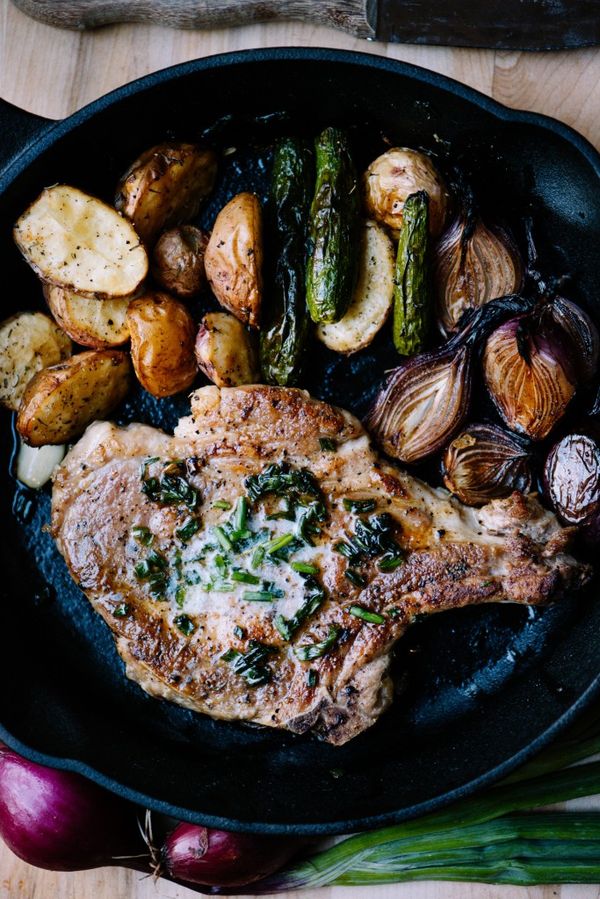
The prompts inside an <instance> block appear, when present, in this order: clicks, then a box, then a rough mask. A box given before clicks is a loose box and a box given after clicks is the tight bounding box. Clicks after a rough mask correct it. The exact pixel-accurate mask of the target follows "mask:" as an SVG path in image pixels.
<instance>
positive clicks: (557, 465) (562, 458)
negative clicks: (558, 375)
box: [544, 423, 600, 531]
mask: <svg viewBox="0 0 600 899" xmlns="http://www.w3.org/2000/svg"><path fill="white" fill-rule="evenodd" d="M544 483H545V490H546V494H547V496H548V499H549V500H550V502H551V503H552V506H553V508H554V510H555V512H556V513H557V515H559V517H560V518H561V519H562V520H563V521H564V522H566V523H567V524H573V525H580V526H583V527H584V528H586V529H593V530H594V531H598V530H599V529H600V428H599V427H597V426H594V425H593V424H591V423H590V424H586V426H585V427H583V428H581V429H578V430H575V431H572V432H571V433H570V434H567V435H565V436H564V437H562V438H561V439H560V440H559V441H558V442H557V443H555V445H554V446H553V447H552V449H551V450H550V453H549V454H548V458H547V460H546V465H545V468H544Z"/></svg>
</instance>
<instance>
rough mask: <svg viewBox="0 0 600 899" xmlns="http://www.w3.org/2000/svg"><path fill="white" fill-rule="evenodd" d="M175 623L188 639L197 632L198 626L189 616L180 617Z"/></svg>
mask: <svg viewBox="0 0 600 899" xmlns="http://www.w3.org/2000/svg"><path fill="white" fill-rule="evenodd" d="M174 621H175V624H176V625H177V627H178V628H179V630H180V631H181V633H182V634H184V635H185V636H186V637H189V636H190V634H193V633H194V631H195V630H196V625H195V624H194V622H193V621H192V619H191V618H189V617H188V615H178V616H177V618H175V619H174Z"/></svg>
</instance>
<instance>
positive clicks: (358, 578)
mask: <svg viewBox="0 0 600 899" xmlns="http://www.w3.org/2000/svg"><path fill="white" fill-rule="evenodd" d="M344 575H345V577H346V578H347V579H348V580H349V581H350V583H351V584H354V586H355V587H364V586H365V585H366V583H367V581H366V579H365V578H364V577H363V576H362V574H359V573H358V571H354V570H353V569H352V568H346V570H345V572H344Z"/></svg>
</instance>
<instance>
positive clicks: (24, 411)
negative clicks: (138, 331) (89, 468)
mask: <svg viewBox="0 0 600 899" xmlns="http://www.w3.org/2000/svg"><path fill="white" fill-rule="evenodd" d="M130 384H131V363H130V360H129V354H128V353H124V352H121V351H120V350H87V351H86V352H84V353H78V354H77V355H76V356H71V358H70V359H67V361H66V362H62V363H60V364H59V365H53V366H51V367H50V368H45V369H43V370H42V371H40V372H38V374H37V375H35V376H34V377H33V378H32V379H31V381H30V382H29V384H28V385H27V388H26V390H25V393H24V394H23V399H22V401H21V405H20V407H19V414H18V415H17V431H18V432H19V434H20V435H21V437H22V438H23V440H24V441H25V443H28V444H29V446H46V444H48V443H56V444H59V443H69V441H71V440H73V439H74V438H75V437H79V435H80V434H82V433H83V431H84V430H85V429H86V427H87V426H88V425H89V424H90V422H92V421H95V420H96V419H98V418H105V417H106V416H107V415H109V414H110V412H112V410H113V409H114V408H115V406H118V405H119V403H120V402H121V400H123V399H124V398H125V395H126V394H127V391H128V390H129V387H130Z"/></svg>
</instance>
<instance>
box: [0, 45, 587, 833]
mask: <svg viewBox="0 0 600 899" xmlns="http://www.w3.org/2000/svg"><path fill="white" fill-rule="evenodd" d="M278 60H292V61H301V60H308V61H311V62H329V63H332V64H335V63H337V62H340V63H343V64H346V65H355V66H362V67H369V68H374V69H381V70H383V71H387V72H390V73H392V74H398V75H403V76H405V77H408V78H410V79H412V80H415V81H419V82H421V83H424V84H428V85H432V86H434V87H437V88H440V89H441V90H445V91H447V92H449V93H452V94H454V95H455V96H458V97H460V98H461V99H463V100H466V101H467V102H468V103H470V104H472V105H475V106H478V107H479V108H481V109H483V110H485V111H487V112H489V113H490V114H492V115H493V116H495V117H496V118H498V119H500V120H502V121H507V122H518V123H524V124H528V125H532V126H534V127H537V128H541V129H544V130H547V131H549V132H552V133H553V134H555V135H557V136H558V137H559V138H561V139H563V140H564V141H566V142H567V143H569V144H571V145H572V146H574V147H575V148H576V149H577V150H578V151H579V152H580V153H581V155H582V156H583V157H584V158H585V159H586V160H587V162H588V163H589V164H590V165H591V166H592V168H593V169H594V171H595V172H596V174H597V176H598V179H599V181H600V154H599V153H598V152H597V151H596V150H595V148H594V147H593V146H592V145H591V144H590V143H589V141H587V140H586V139H585V138H584V137H583V136H582V135H580V134H578V133H577V132H576V131H575V130H573V129H572V128H570V127H569V126H568V125H565V124H563V123H562V122H559V121H558V120H556V119H553V118H551V117H549V116H545V115H542V114H539V113H533V112H528V111H524V110H513V109H510V108H509V107H507V106H504V105H503V104H501V103H498V102H496V101H495V100H492V99H490V98H489V97H487V96H486V95H484V94H482V93H480V92H479V91H477V90H475V89H474V88H471V87H468V86H466V85H464V84H462V83H461V82H459V81H456V80H455V79H453V78H448V77H446V76H444V75H439V74H437V73H435V72H431V71H429V70H428V69H424V68H422V67H420V66H414V65H411V64H409V63H404V62H401V61H398V60H393V59H388V58H387V57H382V56H377V55H374V54H369V53H360V52H355V51H347V50H332V49H327V48H318V47H315V48H313V47H274V48H268V49H259V50H242V51H236V52H233V53H222V54H216V55H213V56H207V57H203V58H201V59H196V60H191V61H189V62H185V63H181V64H179V65H175V66H171V67H169V68H166V69H161V70H159V71H157V72H153V73H151V74H150V75H146V76H144V77H143V78H139V79H137V80H135V81H132V82H130V83H128V84H125V85H123V86H122V87H120V88H117V89H116V90H114V91H111V92H110V93H108V94H105V95H104V96H102V97H100V98H99V99H98V100H95V101H94V102H92V103H90V104H88V105H87V106H84V107H83V108H82V109H80V110H78V111H77V112H76V113H74V114H73V115H71V116H69V117H67V118H66V119H63V120H60V121H58V122H56V123H49V124H48V126H47V127H46V128H44V125H41V128H42V129H43V131H42V133H41V134H40V136H39V137H37V138H35V137H34V138H33V140H32V141H31V143H28V144H27V146H26V147H25V148H24V149H23V150H22V152H20V153H17V155H16V156H15V157H14V158H13V159H12V160H11V161H10V162H9V163H8V165H7V166H6V168H5V169H4V170H3V171H2V172H1V173H0V200H1V196H2V193H3V192H4V190H5V189H6V187H7V186H8V184H9V183H10V182H11V181H13V180H14V178H16V177H17V176H18V175H19V174H20V173H21V172H23V171H24V170H25V169H26V168H27V166H28V165H29V164H30V163H31V162H32V161H33V159H35V158H36V156H38V155H39V154H40V153H41V152H43V151H45V150H46V149H48V148H49V147H50V146H52V145H53V144H54V143H56V141H58V140H59V139H60V138H61V137H63V135H65V134H67V133H68V132H69V131H71V130H73V129H74V128H77V127H79V126H81V125H83V124H85V123H86V122H87V121H88V120H89V119H91V118H92V117H93V116H94V115H95V114H96V113H98V112H100V111H101V110H104V109H107V108H108V107H110V106H111V105H112V104H113V103H115V102H118V101H120V100H122V99H124V98H125V97H130V96H133V95H135V94H138V93H142V92H144V91H146V90H148V89H149V88H152V87H155V86H157V85H160V84H163V83H166V82H169V81H174V80H176V79H177V78H179V77H185V76H187V75H189V74H192V73H195V72H199V71H203V70H210V69H219V68H223V67H226V66H227V67H231V66H235V65H240V64H245V63H248V62H252V63H255V62H262V61H269V62H273V61H278ZM42 121H46V120H42ZM598 695H600V674H598V676H597V677H596V678H595V679H594V680H593V681H592V683H591V684H590V685H589V687H588V688H587V689H586V690H585V691H584V692H583V693H582V694H581V695H580V696H579V698H578V699H577V700H576V701H575V702H574V703H573V704H572V705H571V706H570V707H569V708H568V709H567V710H566V711H565V712H564V713H563V714H562V715H561V716H560V717H559V718H557V719H556V721H555V722H554V723H553V724H552V725H551V726H550V727H548V728H547V729H546V730H545V731H543V732H542V733H541V734H540V735H539V736H538V737H537V738H536V739H535V740H532V741H531V742H530V743H529V744H528V745H527V746H525V747H523V749H521V750H520V751H519V752H517V753H515V754H514V755H512V756H511V757H510V758H508V759H505V760H504V761H503V762H501V763H500V764H499V765H496V766H495V767H494V768H492V769H490V770H489V771H487V772H486V773H485V774H482V775H481V776H479V777H477V778H474V779H473V780H471V781H468V782H467V783H465V784H462V785H461V786H460V787H457V788H455V789H453V790H450V791H448V792H446V793H443V794H441V795H439V796H436V797H434V798H432V799H428V800H426V801H423V802H420V803H416V804H414V805H412V806H408V807H405V808H403V809H400V810H398V811H395V812H386V813H383V814H375V815H368V816H365V817H362V818H354V819H349V820H344V821H336V822H326V823H318V824H277V823H269V822H258V823H256V822H252V823H250V822H248V821H238V820H236V819H234V818H223V817H220V816H216V815H206V814H202V813H201V812H197V811H194V810H192V809H185V808H180V807H178V806H174V805H172V804H170V803H168V802H162V801H160V800H157V799H156V798H152V797H149V796H146V795H145V794H143V793H141V792H139V791H137V790H133V789H130V788H128V787H126V786H124V785H123V784H122V783H120V782H118V781H116V780H113V779H112V778H110V777H108V776H106V775H104V774H102V773H101V772H99V771H97V770H96V769H95V768H93V767H92V766H91V765H87V764H85V763H84V762H81V761H79V760H77V759H72V758H60V757H57V756H52V755H47V754H45V753H41V752H38V751H37V750H35V749H33V748H31V747H30V746H27V745H25V744H23V743H21V742H20V741H19V740H17V739H15V738H14V737H13V736H12V735H11V734H10V733H9V732H8V731H7V730H6V728H5V727H4V726H3V725H2V724H1V723H0V740H2V741H3V742H4V743H6V745H7V746H9V747H10V748H12V749H14V750H15V751H16V752H18V753H19V754H20V755H22V756H24V757H25V758H27V759H29V760H30V761H32V762H36V763H38V764H41V765H47V766H49V767H52V768H57V769H59V770H67V771H72V772H75V773H77V774H80V775H82V776H84V777H87V778H89V779H90V780H92V781H94V782H95V783H97V784H99V785H100V786H102V787H104V788H106V789H107V790H110V791H111V792H112V793H115V794H116V795H118V796H121V797H122V798H123V799H127V800H129V801H131V802H134V803H136V804H138V805H141V806H144V807H147V808H150V809H152V810H154V811H157V812H161V813H163V814H167V815H170V816H172V817H175V818H177V819H179V820H183V821H190V822H193V823H201V824H203V825H205V826H208V827H215V828H221V829H229V830H237V831H240V832H248V833H263V834H288V835H310V836H326V835H328V834H342V833H351V832H354V831H359V830H370V829H374V828H377V827H383V826H387V825H390V824H396V823H398V822H400V821H404V820H406V819H409V818H413V817H417V816H419V815H423V814H426V813H428V812H432V811H435V810H437V809H439V808H441V807H443V806H446V805H449V804H450V803H452V802H454V801H456V800H457V799H461V798H464V797H465V796H468V795H470V794H471V793H474V792H475V791H477V790H479V789H481V788H483V787H485V786H488V785H491V784H492V783H494V782H495V781H497V780H499V779H500V778H502V777H504V776H507V775H508V774H509V773H510V772H511V771H513V770H514V769H515V768H517V767H518V766H519V765H521V764H523V763H524V762H526V761H527V760H528V759H529V758H531V757H532V756H533V755H535V754H536V753H537V752H539V751H540V750H541V749H543V748H544V747H545V746H546V745H547V744H548V743H550V742H551V741H552V740H553V739H554V738H555V737H556V736H557V735H558V734H559V733H561V732H562V731H563V730H564V729H565V728H567V727H568V725H569V724H570V723H571V722H572V721H573V720H574V719H575V718H576V717H577V716H578V715H579V714H580V713H581V712H582V711H583V710H584V709H585V708H586V707H587V706H588V705H590V704H591V702H592V701H593V700H594V699H595V698H596V697H597V696H598Z"/></svg>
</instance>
